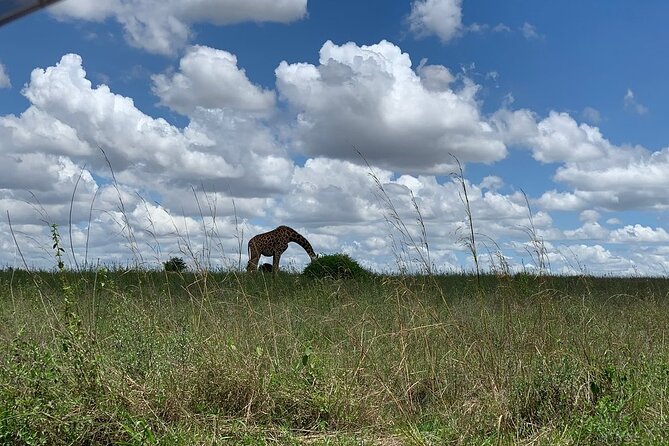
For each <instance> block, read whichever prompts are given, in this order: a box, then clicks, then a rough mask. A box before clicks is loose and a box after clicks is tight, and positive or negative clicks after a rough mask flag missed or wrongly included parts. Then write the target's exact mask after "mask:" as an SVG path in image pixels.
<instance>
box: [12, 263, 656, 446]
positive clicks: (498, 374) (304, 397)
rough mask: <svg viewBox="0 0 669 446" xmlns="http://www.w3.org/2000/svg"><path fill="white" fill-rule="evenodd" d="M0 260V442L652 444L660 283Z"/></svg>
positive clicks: (597, 279)
mask: <svg viewBox="0 0 669 446" xmlns="http://www.w3.org/2000/svg"><path fill="white" fill-rule="evenodd" d="M480 282H481V283H480V285H479V284H477V278H476V276H473V275H448V276H430V277H421V276H416V277H366V278H360V279H353V280H321V279H309V278H307V277H303V276H299V275H294V274H287V273H280V274H279V275H278V277H271V276H270V275H262V274H254V275H247V274H226V273H220V274H206V275H197V274H178V273H166V272H151V271H149V272H137V271H106V270H100V271H97V272H94V271H93V272H83V273H73V272H66V271H64V272H61V273H32V274H30V273H27V272H25V271H4V272H0V443H2V444H127V445H140V444H183V445H190V444H247V445H260V444H331V445H348V444H351V445H352V444H361V443H362V444H382V445H395V444H410V445H424V444H547V445H548V444H602V445H604V444H659V443H666V442H669V434H667V432H669V419H668V417H667V409H668V404H669V397H668V393H669V349H668V347H667V344H666V341H665V338H666V335H667V330H668V328H667V327H669V300H668V299H667V296H668V293H669V280H666V279H660V278H656V279H647V278H626V279H623V278H592V277H547V276H543V277H540V278H536V277H534V276H528V275H516V276H512V277H509V276H503V277H496V276H492V275H483V276H481V278H480Z"/></svg>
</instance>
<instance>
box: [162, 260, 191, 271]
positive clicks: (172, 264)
mask: <svg viewBox="0 0 669 446" xmlns="http://www.w3.org/2000/svg"><path fill="white" fill-rule="evenodd" d="M163 265H164V266H165V271H167V272H174V273H182V272H184V271H186V268H188V266H186V262H184V259H182V258H181V257H172V258H171V259H169V260H168V261H167V262H165V263H163Z"/></svg>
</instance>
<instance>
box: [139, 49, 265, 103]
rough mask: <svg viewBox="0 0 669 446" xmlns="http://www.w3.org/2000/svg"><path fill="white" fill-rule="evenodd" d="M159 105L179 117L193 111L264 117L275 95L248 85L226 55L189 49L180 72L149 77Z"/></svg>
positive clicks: (248, 82) (234, 62) (231, 58)
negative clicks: (213, 110)
mask: <svg viewBox="0 0 669 446" xmlns="http://www.w3.org/2000/svg"><path fill="white" fill-rule="evenodd" d="M152 80H153V92H154V93H155V94H156V95H157V96H158V97H159V98H160V102H161V104H163V105H166V106H168V107H170V108H172V109H173V110H176V111H178V112H179V113H182V114H188V113H189V112H192V111H193V110H194V109H195V108H196V107H203V108H232V109H235V110H240V111H248V112H252V113H264V112H268V111H270V110H272V108H273V107H274V101H275V98H274V92H272V91H268V90H265V89H263V88H261V87H259V86H257V85H255V84H253V83H251V82H250V81H249V79H248V78H247V77H246V72H245V71H244V69H241V68H239V67H238V66H237V57H235V55H234V54H230V53H228V52H227V51H223V50H217V49H214V48H209V47H206V46H199V45H198V46H192V47H190V48H188V49H187V50H186V54H185V55H184V56H183V57H182V58H181V60H180V62H179V71H178V72H176V73H172V74H158V75H154V76H152Z"/></svg>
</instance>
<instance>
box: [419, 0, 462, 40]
mask: <svg viewBox="0 0 669 446" xmlns="http://www.w3.org/2000/svg"><path fill="white" fill-rule="evenodd" d="M408 20H409V27H410V29H411V31H413V32H414V33H415V34H417V35H418V36H424V35H430V34H434V35H436V36H437V37H439V39H440V40H441V41H442V42H448V41H449V40H451V39H453V38H454V37H456V36H457V35H458V33H459V32H460V31H461V29H462V0H415V1H414V2H413V3H412V4H411V14H410V15H409V18H408Z"/></svg>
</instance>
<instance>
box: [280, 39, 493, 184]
mask: <svg viewBox="0 0 669 446" xmlns="http://www.w3.org/2000/svg"><path fill="white" fill-rule="evenodd" d="M419 71H420V72H421V73H423V77H422V78H421V76H420V75H419V74H417V73H416V72H415V71H414V70H413V69H412V68H411V59H410V58H409V55H408V54H406V53H403V52H402V51H401V50H400V48H398V47H397V46H395V45H393V44H392V43H390V42H387V41H381V42H380V43H378V44H375V45H370V46H365V45H363V46H358V45H356V44H355V43H347V44H345V45H341V46H339V45H335V44H334V43H332V42H330V41H328V42H326V43H325V44H324V45H323V47H322V48H321V50H320V64H319V65H318V66H314V65H311V64H308V63H295V64H288V63H287V62H285V61H284V62H281V64H280V65H279V67H278V68H277V69H276V77H277V87H278V91H279V93H280V95H281V97H282V98H283V99H284V100H285V101H286V102H287V103H288V104H289V105H290V106H291V108H292V109H293V110H294V111H295V112H296V114H297V121H296V124H295V126H294V132H295V140H296V145H297V147H298V148H299V149H300V150H301V151H302V152H304V153H305V154H308V155H313V156H327V157H331V158H340V159H349V160H358V161H360V160H359V158H358V155H357V154H356V153H355V151H354V150H353V146H355V147H357V148H358V150H360V151H361V152H362V153H363V154H364V156H365V157H366V158H367V159H368V160H369V161H370V162H372V163H374V164H377V165H380V166H382V167H385V168H389V169H402V170H404V171H407V172H430V173H450V172H451V171H452V166H451V163H452V159H451V157H450V155H449V154H454V155H455V156H457V157H458V158H459V159H460V160H461V161H464V162H466V161H478V162H493V161H496V160H499V159H502V158H504V157H505V156H506V147H505V145H504V143H503V142H502V141H500V139H499V138H498V135H497V133H496V132H495V131H494V129H493V128H492V126H491V125H490V124H489V123H488V122H487V121H486V120H485V119H484V118H483V117H482V116H481V113H480V110H479V104H478V103H477V101H476V93H477V91H478V88H479V87H478V86H477V85H476V84H474V83H473V82H472V81H471V80H469V79H467V78H462V79H461V85H460V86H459V88H457V89H456V88H454V87H449V86H448V81H449V79H450V78H449V76H448V71H447V70H446V69H445V68H444V67H430V66H427V65H425V64H423V65H422V66H421V68H420V70H419Z"/></svg>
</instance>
